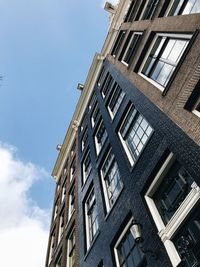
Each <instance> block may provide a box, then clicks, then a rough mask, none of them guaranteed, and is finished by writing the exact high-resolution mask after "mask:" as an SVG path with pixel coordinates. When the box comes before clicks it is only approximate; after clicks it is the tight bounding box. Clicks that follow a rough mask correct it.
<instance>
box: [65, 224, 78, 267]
mask: <svg viewBox="0 0 200 267" xmlns="http://www.w3.org/2000/svg"><path fill="white" fill-rule="evenodd" d="M75 240H76V239H75V229H73V230H72V231H71V233H70V235H69V237H68V242H67V267H73V266H74V264H75V245H76V241H75Z"/></svg>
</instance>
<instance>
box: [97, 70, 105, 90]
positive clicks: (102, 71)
mask: <svg viewBox="0 0 200 267" xmlns="http://www.w3.org/2000/svg"><path fill="white" fill-rule="evenodd" d="M104 73H105V68H104V67H102V69H101V72H100V74H99V77H98V80H97V85H98V87H99V86H101V80H102V77H103V76H104Z"/></svg>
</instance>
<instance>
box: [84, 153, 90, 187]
mask: <svg viewBox="0 0 200 267" xmlns="http://www.w3.org/2000/svg"><path fill="white" fill-rule="evenodd" d="M91 169H92V164H91V158H90V152H89V151H88V152H87V154H86V156H85V158H84V160H83V184H84V183H85V182H86V180H87V178H88V176H89V174H90V171H91Z"/></svg>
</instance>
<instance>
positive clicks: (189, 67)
mask: <svg viewBox="0 0 200 267" xmlns="http://www.w3.org/2000/svg"><path fill="white" fill-rule="evenodd" d="M105 9H106V10H107V11H108V12H110V27H109V31H108V35H107V37H106V39H105V43H104V45H103V48H102V51H101V53H100V54H96V55H95V57H94V60H93V62H92V65H91V67H90V70H89V73H88V76H87V79H86V82H85V84H84V86H83V88H82V92H81V96H80V99H79V102H78V104H77V107H76V110H75V112H74V115H73V118H72V121H71V124H70V126H69V128H68V130H67V133H66V136H65V139H64V142H63V144H62V146H61V147H59V150H60V151H59V155H58V159H57V161H56V164H55V167H54V170H53V173H52V175H53V177H54V178H55V180H56V183H57V189H56V193H55V201H54V203H55V204H54V211H53V216H52V224H51V229H50V238H49V245H48V251H47V260H46V267H47V266H50V267H55V266H56V267H65V266H67V267H72V266H81V267H87V266H88V267H89V266H90V267H102V266H104V267H112V266H114V267H120V266H127V267H132V266H133V267H134V266H138V267H139V266H152V267H155V266H156V267H157V266H162V267H163V266H165V267H167V266H169V267H171V266H174V267H175V266H179V267H180V266H181V267H196V266H200V249H199V247H200V212H199V205H200V203H199V202H200V201H199V199H200V147H199V144H200V131H199V129H200V82H199V77H200V53H199V51H200V35H199V28H200V14H199V12H200V1H198V0H196V1H194V0H189V1H185V0H179V1H169V0H167V1H162V0H160V1H157V0H152V1H150V0H149V1H130V0H129V1H126V0H125V1H122V0H121V1H119V3H118V5H116V6H113V5H111V4H109V3H106V5H105ZM141 228H142V229H141ZM140 230H141V232H140Z"/></svg>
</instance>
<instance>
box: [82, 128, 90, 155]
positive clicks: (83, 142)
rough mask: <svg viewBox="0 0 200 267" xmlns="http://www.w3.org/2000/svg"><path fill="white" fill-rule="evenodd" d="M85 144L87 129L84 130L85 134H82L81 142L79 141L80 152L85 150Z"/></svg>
mask: <svg viewBox="0 0 200 267" xmlns="http://www.w3.org/2000/svg"><path fill="white" fill-rule="evenodd" d="M87 142H88V131H87V128H86V129H85V132H84V133H83V137H82V140H81V149H82V151H83V150H84V149H85V147H86V145H87Z"/></svg>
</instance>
